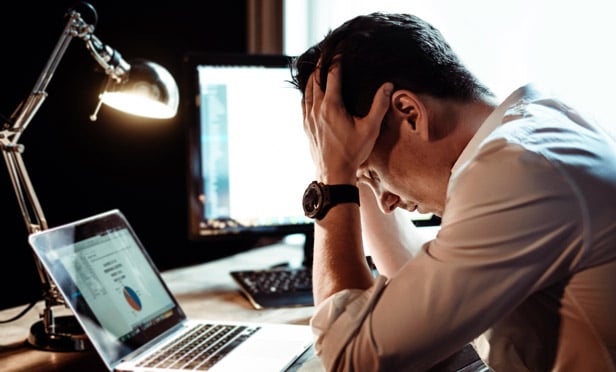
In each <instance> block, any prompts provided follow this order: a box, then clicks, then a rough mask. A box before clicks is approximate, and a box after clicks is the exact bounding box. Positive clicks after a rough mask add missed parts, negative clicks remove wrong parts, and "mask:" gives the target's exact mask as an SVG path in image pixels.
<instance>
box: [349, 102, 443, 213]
mask: <svg viewBox="0 0 616 372" xmlns="http://www.w3.org/2000/svg"><path fill="white" fill-rule="evenodd" d="M434 147H436V146H434V144H432V143H430V142H426V141H425V140H422V139H421V138H420V136H419V135H417V134H416V133H415V131H414V129H413V128H412V127H411V125H410V124H409V123H408V122H406V121H404V120H399V119H398V118H395V117H394V116H393V115H390V114H388V115H387V116H386V117H385V120H384V121H383V124H382V127H381V133H380V134H379V137H378V139H377V142H376V144H375V146H374V149H373V150H372V153H371V154H370V156H369V157H368V159H367V160H366V162H364V164H362V166H361V167H360V169H359V170H358V180H359V181H360V182H364V183H366V184H368V185H369V186H370V188H371V189H372V191H373V192H374V194H375V196H376V199H377V201H378V203H379V205H380V208H381V210H382V211H383V212H384V213H391V212H393V211H394V209H395V208H402V209H406V210H408V211H415V210H417V211H418V212H420V213H435V214H436V215H438V216H440V215H442V212H443V208H444V204H445V192H446V188H447V182H448V174H449V172H446V173H444V172H442V170H441V169H442V168H441V167H438V161H437V160H438V158H437V156H438V152H437V151H435V149H434Z"/></svg>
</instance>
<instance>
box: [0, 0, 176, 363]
mask: <svg viewBox="0 0 616 372" xmlns="http://www.w3.org/2000/svg"><path fill="white" fill-rule="evenodd" d="M78 5H83V6H84V7H85V9H87V10H89V11H91V12H92V14H93V16H94V22H93V23H92V24H89V23H87V22H85V21H84V19H83V18H82V16H81V13H79V11H77V10H76V6H75V7H72V8H70V9H69V10H68V12H67V13H66V16H67V18H68V22H67V24H66V26H65V28H64V30H63V32H62V34H61V36H60V39H59V40H58V42H57V44H56V46H55V48H54V50H53V52H52V54H51V56H50V58H49V60H48V62H47V64H46V65H45V67H44V69H43V71H42V73H41V75H40V76H39V78H38V80H37V82H36V84H35V85H34V88H33V89H32V92H31V93H30V95H29V96H28V97H27V99H26V100H25V101H22V102H21V103H20V104H19V105H18V107H17V109H16V110H15V112H14V113H13V114H12V115H11V117H10V118H9V119H5V120H6V122H5V123H4V125H3V126H2V128H1V130H0V148H1V149H2V155H3V157H4V160H5V162H6V165H7V168H8V171H9V175H10V178H11V182H12V185H13V188H14V190H15V193H16V195H17V200H18V203H19V207H20V209H21V212H22V216H23V219H24V221H25V223H26V228H27V231H28V234H32V233H34V232H37V231H41V230H45V229H47V228H48V226H47V221H46V219H45V215H44V214H43V210H42V209H41V205H40V203H39V200H38V198H37V196H36V193H35V192H34V188H33V187H32V183H31V181H30V178H29V176H28V172H27V170H26V167H25V164H24V161H23V159H22V153H23V151H24V146H23V145H21V144H19V138H20V136H21V135H22V134H23V132H24V130H25V129H26V128H27V127H28V124H29V123H30V121H31V120H32V118H33V117H34V115H35V114H36V112H37V111H38V109H39V108H40V107H41V105H42V104H43V101H44V100H45V98H46V97H47V92H46V91H45V89H46V88H47V86H48V84H49V82H50V80H51V78H52V77H53V74H54V71H55V70H56V68H57V66H58V64H59V62H60V59H61V58H62V56H63V55H64V53H65V51H66V49H67V47H68V45H69V43H70V41H71V40H72V39H73V38H75V37H77V38H79V39H81V40H83V41H84V42H85V44H86V47H87V49H88V50H89V52H90V54H91V55H92V57H93V58H94V60H96V62H97V63H98V65H100V66H101V67H102V68H103V69H104V71H105V73H106V75H107V76H108V78H107V82H106V83H105V84H104V88H103V91H102V93H101V94H100V95H99V102H98V105H97V107H96V109H95V111H94V113H93V114H92V116H91V117H90V119H91V120H92V121H95V120H96V115H97V113H98V111H99V109H100V107H101V104H102V103H105V104H106V105H109V106H110V107H112V108H114V109H118V110H121V111H126V112H128V113H130V114H133V115H139V116H146V117H150V118H160V119H164V118H171V117H173V116H175V114H176V112H177V108H178V104H179V94H178V87H177V85H176V83H175V80H174V79H173V77H172V76H171V74H170V73H169V72H168V71H167V70H166V69H164V68H163V67H161V66H160V65H157V64H155V63H153V62H149V61H146V60H136V61H131V63H129V62H127V61H125V60H124V59H123V58H122V56H121V55H120V53H118V52H117V51H116V50H114V49H113V48H111V47H110V46H108V45H105V44H103V43H102V42H101V41H100V40H99V39H98V38H97V37H96V36H95V35H94V34H93V32H94V28H95V26H94V25H95V24H96V21H97V13H96V10H95V9H94V7H92V6H91V5H90V4H88V3H84V2H82V3H79V4H78ZM34 259H35V261H36V267H37V271H38V273H39V276H40V280H41V282H42V285H43V290H44V293H43V299H44V302H45V307H44V310H43V311H42V313H41V314H40V317H41V320H39V321H38V322H36V323H34V324H33V325H32V327H31V328H30V334H29V336H28V342H29V343H30V344H31V345H32V346H34V347H37V348H39V349H43V350H66V351H71V350H73V351H78V350H85V349H88V348H90V344H89V341H88V339H87V337H86V336H85V334H84V333H83V330H82V329H81V327H80V326H79V324H78V323H77V322H76V320H75V318H74V317H73V316H71V315H65V316H57V317H56V316H54V308H56V307H57V306H66V302H65V300H64V298H63V297H62V294H61V293H60V292H59V290H58V289H57V287H56V286H55V284H54V283H53V281H52V280H51V278H50V277H49V275H48V274H47V273H46V271H45V269H44V267H43V266H42V264H41V262H40V261H39V260H38V259H37V258H36V257H34Z"/></svg>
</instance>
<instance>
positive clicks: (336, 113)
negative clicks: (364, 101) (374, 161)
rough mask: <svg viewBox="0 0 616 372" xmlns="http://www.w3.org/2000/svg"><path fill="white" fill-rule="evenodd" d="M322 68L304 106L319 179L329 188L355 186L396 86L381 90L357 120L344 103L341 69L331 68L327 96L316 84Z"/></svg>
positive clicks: (314, 75) (311, 80) (311, 82)
mask: <svg viewBox="0 0 616 372" xmlns="http://www.w3.org/2000/svg"><path fill="white" fill-rule="evenodd" d="M319 66H320V64H318V65H317V68H316V69H315V71H314V72H313V73H312V75H311V76H310V78H309V79H308V83H307V85H306V90H305V92H304V100H303V102H302V109H303V114H304V131H305V132H306V135H307V136H308V139H309V143H310V150H311V153H312V158H313V161H314V163H315V167H316V171H317V177H318V178H319V180H320V181H322V182H324V183H327V184H355V180H356V171H357V169H358V168H359V166H360V165H361V164H362V163H363V162H364V161H365V160H366V159H367V158H368V156H369V155H370V153H371V152H372V148H373V147H374V144H375V142H376V139H377V137H378V135H379V131H380V128H381V123H382V121H383V118H384V117H385V114H386V113H387V110H388V109H389V102H390V97H391V93H392V91H393V84H391V83H384V84H383V85H381V86H380V87H379V89H378V90H377V91H376V93H375V95H374V98H373V101H372V106H371V107H370V111H369V112H368V114H367V115H366V116H365V117H362V118H359V117H354V116H352V115H350V114H349V113H348V112H347V110H346V109H345V107H344V103H343V102H342V93H341V90H342V88H341V84H340V69H341V68H340V65H339V64H338V63H334V64H332V67H331V68H330V70H329V72H328V74H327V88H326V90H325V92H323V91H322V90H321V88H320V84H319V82H318V80H317V79H318V75H319V69H320V67H319Z"/></svg>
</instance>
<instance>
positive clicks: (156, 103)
mask: <svg viewBox="0 0 616 372" xmlns="http://www.w3.org/2000/svg"><path fill="white" fill-rule="evenodd" d="M130 65H131V67H130V70H129V72H128V74H127V76H123V78H122V80H121V81H120V82H118V81H116V80H114V79H112V78H111V77H110V78H109V79H108V80H107V84H106V85H105V88H104V91H103V92H102V93H101V94H100V96H99V99H100V101H101V102H102V103H104V104H106V105H108V106H110V107H112V108H114V109H116V110H120V111H123V112H126V113H129V114H133V115H138V116H144V117H149V118H157V119H167V118H171V117H173V116H175V114H176V113H177V110H178V106H179V101H180V98H179V92H178V86H177V84H176V83H175V79H173V77H172V76H171V74H170V73H169V71H167V70H166V69H165V68H164V67H162V66H160V65H158V64H156V63H154V62H150V61H146V60H135V61H131V62H130Z"/></svg>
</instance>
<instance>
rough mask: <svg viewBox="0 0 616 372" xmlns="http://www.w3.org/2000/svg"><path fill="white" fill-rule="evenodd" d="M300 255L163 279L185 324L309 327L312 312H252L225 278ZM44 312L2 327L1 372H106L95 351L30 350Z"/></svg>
mask: <svg viewBox="0 0 616 372" xmlns="http://www.w3.org/2000/svg"><path fill="white" fill-rule="evenodd" d="M302 255H303V250H302V246H301V245H291V244H277V245H272V246H267V247H263V248H258V249H254V250H250V251H247V252H243V253H240V254H237V255H234V256H231V257H227V258H224V259H221V260H216V261H211V262H207V263H204V264H199V265H194V266H189V267H185V268H179V269H174V270H169V271H166V272H163V273H162V275H163V278H164V279H165V282H166V283H167V285H168V286H169V288H170V289H171V291H172V292H173V293H174V294H175V296H176V298H177V299H178V301H179V303H180V304H181V305H182V307H183V308H184V311H185V312H186V314H187V315H188V317H189V318H195V319H196V318H201V319H216V320H236V321H237V320H239V321H243V320H245V321H251V322H263V323H294V324H308V321H309V319H310V316H311V315H312V311H313V307H298V308H284V309H266V310H255V309H254V308H253V307H252V306H251V305H250V303H249V302H248V301H247V300H246V299H245V298H244V296H243V295H242V294H241V293H240V292H239V288H238V286H237V285H236V284H235V283H234V282H233V279H232V278H231V276H230V275H229V271H231V270H242V269H253V268H254V269H258V268H266V267H270V266H271V265H274V264H278V263H281V262H291V263H293V264H299V263H301V260H302V258H303V257H302ZM24 307H25V306H22V307H15V308H12V309H6V310H3V311H0V319H8V318H10V317H12V316H15V315H16V314H18V313H19V312H20V311H21V310H22V309H23V308H24ZM43 307H44V306H43V303H42V302H41V303H38V304H37V305H36V306H35V307H34V308H33V309H31V310H30V311H29V312H28V313H27V314H26V315H25V316H23V317H22V318H20V319H19V320H17V321H14V322H11V323H7V324H0V371H1V372H9V371H10V372H17V371H19V372H22V371H29V372H39V371H41V372H42V371H45V372H49V371H71V372H72V371H88V372H98V371H101V372H104V371H107V369H106V368H105V365H104V364H103V362H102V361H101V360H100V359H99V357H98V355H97V354H96V353H95V352H94V351H77V352H52V351H42V350H37V349H35V348H33V347H31V346H30V345H28V344H27V341H26V339H27V337H28V334H29V330H30V326H31V325H32V324H34V323H35V322H37V321H38V320H39V314H40V313H41V310H42V309H43ZM59 310H60V311H58V312H57V315H58V316H60V315H64V314H70V310H68V309H59ZM301 362H302V363H298V364H301V366H296V367H295V369H296V370H300V371H302V372H304V371H306V372H307V371H322V370H323V368H322V366H321V364H320V362H319V360H318V358H316V357H314V356H311V355H307V356H306V357H304V358H303V359H302V360H301Z"/></svg>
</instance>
